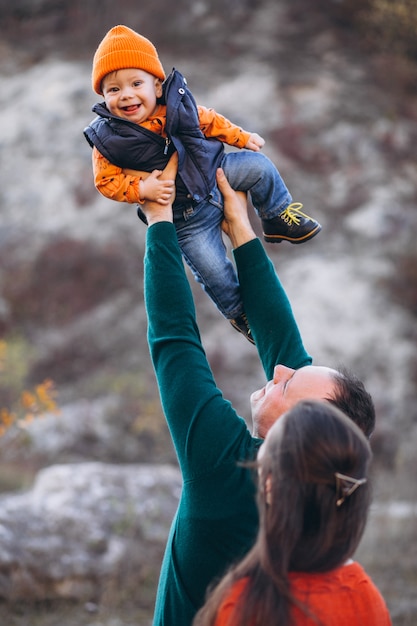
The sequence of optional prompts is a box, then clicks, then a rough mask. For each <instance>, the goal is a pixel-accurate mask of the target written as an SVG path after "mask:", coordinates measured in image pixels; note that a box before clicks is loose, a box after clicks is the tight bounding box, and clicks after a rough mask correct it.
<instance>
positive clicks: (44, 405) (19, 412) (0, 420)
mask: <svg viewBox="0 0 417 626" xmlns="http://www.w3.org/2000/svg"><path fill="white" fill-rule="evenodd" d="M19 347H20V346H19V343H17V345H16V343H14V344H13V345H12V346H9V345H8V344H7V343H6V342H5V341H3V340H0V437H1V436H3V435H4V434H5V432H6V431H8V430H9V429H10V428H11V427H17V428H25V427H26V426H27V425H28V424H30V423H31V422H32V421H33V419H35V418H36V417H41V416H42V415H45V414H46V413H59V407H58V405H57V402H56V395H57V392H56V389H55V386H54V383H53V381H52V380H48V379H47V380H44V381H43V382H42V383H40V384H38V385H35V387H34V388H32V389H25V388H24V385H23V380H22V378H23V373H24V367H23V368H22V366H21V364H20V360H19V359H16V352H19Z"/></svg>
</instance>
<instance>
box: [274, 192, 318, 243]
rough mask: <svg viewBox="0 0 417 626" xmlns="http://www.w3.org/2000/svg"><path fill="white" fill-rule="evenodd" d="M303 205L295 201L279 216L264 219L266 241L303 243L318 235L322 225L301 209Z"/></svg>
mask: <svg viewBox="0 0 417 626" xmlns="http://www.w3.org/2000/svg"><path fill="white" fill-rule="evenodd" d="M302 206H303V205H302V204H300V202H293V203H292V204H289V205H288V206H287V208H286V209H284V210H283V211H282V213H280V214H279V215H278V217H274V218H272V219H271V220H262V228H263V233H264V239H265V241H267V242H268V243H279V242H280V241H290V242H291V243H303V242H304V241H308V240H309V239H311V238H312V237H315V236H316V235H318V233H319V232H320V231H321V225H320V224H319V223H318V222H316V220H313V218H312V217H309V216H308V215H306V214H305V213H303V212H302V211H300V209H301V208H302Z"/></svg>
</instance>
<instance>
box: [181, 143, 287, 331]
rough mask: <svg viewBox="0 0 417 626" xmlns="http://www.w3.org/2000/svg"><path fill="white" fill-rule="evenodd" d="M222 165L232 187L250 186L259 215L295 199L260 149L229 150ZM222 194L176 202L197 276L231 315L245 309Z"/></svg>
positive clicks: (273, 213) (183, 244) (274, 212)
mask: <svg viewBox="0 0 417 626" xmlns="http://www.w3.org/2000/svg"><path fill="white" fill-rule="evenodd" d="M221 166H222V168H223V170H224V172H225V174H226V177H227V179H228V181H229V183H230V185H231V187H232V188H233V189H235V190H236V191H244V192H249V193H250V196H251V200H252V204H253V206H254V208H255V210H256V212H257V214H258V215H259V217H260V218H261V219H271V218H273V217H276V216H277V215H279V214H280V213H281V212H282V211H283V210H284V209H285V208H286V207H287V206H288V205H289V204H290V203H291V201H292V198H291V195H290V193H289V191H288V189H287V187H286V186H285V183H284V181H283V180H282V178H281V176H280V174H279V172H278V171H277V169H276V167H275V166H274V165H273V163H272V161H270V159H268V157H266V156H265V155H263V154H261V153H259V152H251V151H246V150H245V151H240V152H230V153H228V154H225V155H224V157H223V160H222V163H221ZM223 217H224V215H223V196H222V195H221V193H220V191H219V189H218V188H217V186H216V187H215V188H214V189H213V191H212V192H211V194H210V195H209V197H208V198H206V199H205V200H203V201H201V202H199V203H198V204H197V205H195V206H192V205H191V204H190V205H182V206H174V224H175V227H176V230H177V236H178V243H179V245H180V247H181V251H182V253H183V256H184V259H185V261H186V263H187V265H188V266H189V267H190V269H191V271H192V273H193V275H194V277H195V279H196V280H197V282H199V283H201V285H202V286H203V289H204V290H205V291H206V293H207V294H208V296H209V297H210V298H211V299H212V300H213V302H214V303H215V305H216V306H217V308H218V309H219V311H220V312H221V313H222V314H223V315H224V317H226V318H227V319H233V318H235V317H237V316H238V315H240V314H241V313H243V305H242V301H241V297H240V288H239V281H238V278H237V275H236V271H235V269H234V266H233V264H232V262H231V260H230V259H229V257H228V256H227V251H226V246H225V244H224V242H223V237H222V230H221V223H222V220H223Z"/></svg>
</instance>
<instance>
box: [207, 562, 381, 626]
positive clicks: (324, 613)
mask: <svg viewBox="0 0 417 626" xmlns="http://www.w3.org/2000/svg"><path fill="white" fill-rule="evenodd" d="M290 581H291V590H292V592H293V593H294V595H295V597H296V598H297V599H298V600H300V601H301V602H303V603H304V604H306V606H308V608H309V609H310V610H311V612H312V613H313V614H314V615H315V616H316V617H317V618H318V619H319V620H320V622H319V623H320V624H323V625H324V626H391V618H390V615H389V613H388V609H387V607H386V604H385V602H384V599H383V597H382V596H381V594H380V592H379V590H378V589H377V588H376V586H375V585H374V583H373V582H372V580H371V579H370V577H369V576H368V575H367V574H366V572H365V570H364V569H363V568H362V567H361V565H359V563H350V564H349V565H344V566H342V567H338V568H337V569H335V570H332V571H331V572H326V573H325V574H309V573H303V572H293V573H291V574H290ZM248 583H249V580H248V579H247V578H243V579H241V580H239V581H237V582H236V583H235V585H234V586H233V587H232V590H231V592H230V594H229V595H228V597H227V598H226V599H225V601H224V602H223V604H222V605H221V606H220V609H219V611H218V614H217V618H216V621H215V624H214V626H238V624H237V623H235V622H234V621H233V612H234V609H235V607H236V605H237V604H238V602H239V598H240V596H241V594H242V593H243V592H244V590H245V589H246V587H247V585H248ZM292 617H293V620H294V622H293V623H294V625H296V626H317V622H315V621H314V620H313V619H311V618H310V617H307V616H306V615H305V613H304V612H303V611H302V610H301V609H299V608H298V607H293V609H292Z"/></svg>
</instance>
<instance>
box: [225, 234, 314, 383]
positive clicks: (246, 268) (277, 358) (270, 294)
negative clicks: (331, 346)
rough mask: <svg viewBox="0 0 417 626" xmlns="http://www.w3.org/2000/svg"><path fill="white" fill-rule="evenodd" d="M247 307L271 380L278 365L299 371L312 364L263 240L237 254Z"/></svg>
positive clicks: (256, 241) (239, 274)
mask: <svg viewBox="0 0 417 626" xmlns="http://www.w3.org/2000/svg"><path fill="white" fill-rule="evenodd" d="M233 254H234V258H235V262H236V267H237V271H238V277H239V283H240V288H241V294H242V299H243V306H244V309H245V312H246V315H247V317H248V321H249V325H250V327H251V330H252V333H253V336H254V339H255V341H256V346H257V348H258V352H259V356H260V359H261V362H262V365H263V368H264V370H265V374H266V377H267V379H268V380H270V379H271V378H272V376H273V371H274V367H275V365H278V364H281V365H286V366H287V367H291V368H294V369H298V368H300V367H303V366H305V365H310V364H311V363H312V358H311V356H309V354H308V353H307V352H306V350H305V348H304V345H303V341H302V338H301V335H300V331H299V329H298V326H297V323H296V321H295V318H294V314H293V311H292V308H291V304H290V302H289V300H288V297H287V294H286V293H285V290H284V288H283V286H282V284H281V282H280V280H279V278H278V276H277V274H276V272H275V268H274V266H273V264H272V261H271V260H270V259H269V258H268V256H267V255H266V252H265V250H264V248H263V246H262V244H261V242H260V240H259V239H253V240H252V241H249V242H248V243H246V244H244V245H243V246H240V247H239V248H236V249H235V250H234V251H233Z"/></svg>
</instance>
